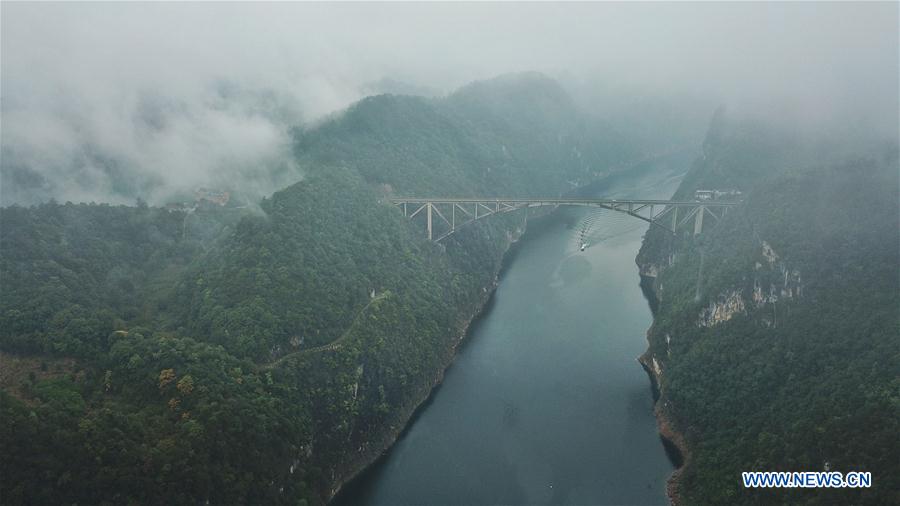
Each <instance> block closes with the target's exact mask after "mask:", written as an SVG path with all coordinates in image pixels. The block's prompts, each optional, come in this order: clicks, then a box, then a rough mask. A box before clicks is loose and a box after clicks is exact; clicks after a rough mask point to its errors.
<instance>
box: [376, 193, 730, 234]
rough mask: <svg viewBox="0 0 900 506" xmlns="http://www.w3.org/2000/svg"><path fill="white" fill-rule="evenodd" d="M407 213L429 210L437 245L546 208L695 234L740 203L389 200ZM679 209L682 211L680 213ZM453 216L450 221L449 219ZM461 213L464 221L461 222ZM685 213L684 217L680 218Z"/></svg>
mask: <svg viewBox="0 0 900 506" xmlns="http://www.w3.org/2000/svg"><path fill="white" fill-rule="evenodd" d="M388 200H389V201H390V202H392V203H393V204H395V205H397V206H398V207H400V208H401V209H402V210H403V215H404V216H406V217H408V218H414V217H415V216H416V215H418V214H419V213H421V212H422V211H425V226H426V230H427V232H428V239H429V240H434V241H435V242H437V241H440V240H442V239H444V238H445V237H447V236H449V235H451V234H453V233H454V232H456V230H457V229H459V228H460V227H462V226H465V225H467V224H469V223H472V222H474V221H475V220H480V219H482V218H486V217H488V216H492V215H495V214H502V213H508V212H512V211H517V210H519V209H527V208H530V207H546V206H553V207H558V206H581V207H599V208H603V209H609V210H611V211H617V212H621V213H625V214H627V215H629V216H633V217H635V218H638V219H640V220H643V221H646V222H648V223H650V224H651V225H655V226H658V227H662V228H663V229H665V230H667V231H669V232H670V233H673V234H675V233H677V231H678V230H679V229H681V228H682V227H683V226H684V225H685V224H686V223H689V222H690V221H691V220H693V225H694V227H693V228H694V234H699V233H700V232H702V230H703V218H704V217H705V216H709V217H711V218H713V219H714V220H715V221H716V222H718V221H719V220H721V219H722V217H723V216H725V213H726V212H727V211H728V209H729V208H731V207H734V206H736V205H739V204H740V201H733V200H732V201H726V200H702V201H701V200H683V201H678V200H640V199H607V198H601V199H581V198H496V197H495V198H443V197H434V198H421V197H415V198H407V197H393V198H390V199H388ZM679 210H681V211H682V212H681V213H679ZM445 213H446V214H447V215H449V218H448V217H447V216H445ZM457 214H460V218H461V219H462V221H460V222H457ZM679 214H681V216H679ZM435 215H437V216H438V218H440V220H441V221H442V222H443V223H444V224H445V225H446V227H447V230H445V231H443V232H442V233H440V234H439V235H438V236H437V238H435V237H434V235H435V234H434V232H435V227H434V225H435V221H434V216H435Z"/></svg>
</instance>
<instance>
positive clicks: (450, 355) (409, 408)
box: [325, 219, 528, 504]
mask: <svg viewBox="0 0 900 506" xmlns="http://www.w3.org/2000/svg"><path fill="white" fill-rule="evenodd" d="M527 225H528V221H527V219H526V220H525V225H524V226H523V227H522V228H519V229H517V230H516V232H515V233H514V234H510V235H509V236H508V241H507V244H506V247H505V248H504V250H503V253H502V255H501V256H502V260H501V262H500V268H499V269H498V270H497V272H496V273H495V275H494V279H493V281H492V282H491V283H490V284H489V285H488V286H485V287H482V296H481V298H480V299H479V301H478V302H477V303H476V305H475V310H474V311H473V312H472V314H471V315H470V316H469V317H468V318H467V319H466V320H464V321H463V322H461V324H460V327H459V334H458V335H457V337H456V339H455V340H454V342H453V345H452V346H451V347H450V348H448V349H447V352H446V354H445V356H444V360H443V364H442V366H441V367H440V368H439V370H438V371H437V372H436V373H435V375H434V377H433V378H432V381H431V382H430V383H426V384H424V385H422V387H421V388H419V389H418V390H417V391H416V392H415V393H414V394H413V396H412V397H411V399H410V402H408V403H407V404H405V405H404V406H403V407H402V408H401V409H400V410H398V411H397V416H396V417H394V419H393V420H392V421H391V423H390V424H389V425H388V430H386V431H385V432H384V434H383V437H381V438H379V439H378V440H377V442H376V444H370V445H369V446H368V448H370V450H368V451H363V452H362V453H361V454H360V455H358V457H357V458H356V459H354V460H352V461H351V462H350V463H349V464H348V466H347V467H348V472H347V473H346V474H345V475H344V476H343V477H341V478H337V479H336V481H335V483H334V485H333V486H332V488H331V490H330V492H329V497H328V498H327V499H326V501H325V502H326V504H327V503H331V502H332V501H333V500H334V499H335V498H336V497H338V495H339V494H340V493H341V491H342V490H343V489H344V487H346V485H347V484H349V483H351V482H352V481H353V480H355V479H357V478H358V477H359V476H360V475H362V474H363V473H365V472H366V471H367V470H368V469H369V468H371V467H372V466H374V465H375V464H376V463H378V461H380V460H381V459H383V458H385V457H386V456H387V454H388V453H389V452H390V450H391V448H393V446H394V444H395V443H396V442H397V440H398V439H399V438H400V437H401V436H402V435H403V434H404V432H405V431H406V430H407V429H409V427H410V426H411V424H412V423H413V422H414V421H415V419H416V416H417V415H418V414H419V413H420V411H421V410H423V409H424V408H425V407H426V406H427V405H428V401H429V400H430V399H431V398H432V396H433V395H434V393H435V392H436V391H437V389H438V387H440V385H441V384H442V383H443V381H444V376H445V375H446V373H447V371H448V370H449V368H450V367H451V366H452V365H453V362H454V360H455V359H456V357H457V352H458V350H459V348H460V346H461V345H463V344H465V343H466V342H467V340H466V338H467V337H468V336H469V330H470V328H471V326H472V323H474V322H475V321H476V320H477V319H478V318H479V317H481V316H482V315H483V314H484V312H485V310H486V309H487V308H489V306H490V302H491V299H492V298H493V296H494V293H495V292H496V290H497V286H498V285H499V283H500V276H501V275H502V273H503V269H504V267H505V265H506V263H507V260H508V258H507V255H508V254H509V253H510V250H511V249H512V247H513V246H514V245H515V244H516V243H517V242H518V241H519V239H521V237H522V236H523V235H524V234H525V232H526V231H527V228H528V227H527Z"/></svg>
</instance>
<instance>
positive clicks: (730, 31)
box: [0, 2, 900, 205]
mask: <svg viewBox="0 0 900 506" xmlns="http://www.w3.org/2000/svg"><path fill="white" fill-rule="evenodd" d="M897 14H898V6H897V4H896V3H883V4H864V5H859V4H856V5H854V4H847V3H823V4H820V3H799V4H797V3H784V4H782V3H730V2H717V3H700V4H697V3H671V4H659V3H650V4H646V3H636V4H620V3H597V4H555V3H553V4H550V3H538V4H530V3H529V4H521V3H498V4H495V3H490V4H481V3H463V4H445V3H440V4H431V3H425V4H408V3H403V4H357V3H353V4H344V3H338V4H324V3H300V4H286V3H263V4H253V3H218V2H217V3H190V4H180V3H178V4H175V3H144V2H141V3H124V4H113V3H63V4H57V3H54V4H44V3H33V4H17V3H4V4H3V6H2V20H0V21H2V32H0V37H2V58H0V60H2V71H0V79H2V105H0V115H2V130H0V155H2V160H0V168H2V178H0V201H2V205H8V204H11V203H16V202H17V203H33V202H39V201H43V200H47V199H49V198H56V199H57V200H60V201H65V200H72V201H91V200H93V201H108V202H124V203H132V202H134V199H135V197H137V196H139V197H141V198H143V199H144V200H147V201H149V202H152V203H162V202H164V201H166V200H167V199H172V198H177V197H178V196H179V195H181V194H184V193H185V192H189V191H191V190H193V189H194V188H195V187H197V186H237V187H240V189H243V190H245V191H246V192H247V193H248V194H254V195H258V194H265V193H268V192H270V191H272V190H274V189H276V188H278V187H279V186H283V185H284V184H287V183H290V182H291V181H294V180H297V179H299V178H301V177H302V174H303V168H302V167H297V166H296V163H295V161H294V160H293V157H292V156H291V151H290V136H289V129H290V128H291V127H292V126H295V125H302V124H308V123H310V122H312V121H315V120H316V119H318V118H321V117H322V116H324V115H326V114H328V113H330V112H333V111H336V110H339V109H341V108H343V107H346V106H347V105H349V104H350V103H352V102H353V101H355V100H358V99H359V98H361V97H363V96H364V95H365V94H369V93H377V92H379V91H395V92H397V91H399V92H404V91H405V92H422V93H433V94H441V93H446V92H448V91H450V90H452V89H454V88H455V87H457V86H459V85H462V84H465V83H466V82H468V81H471V80H473V79H481V78H488V77H492V76H494V75H498V74H502V73H506V72H515V71H522V70H538V71H542V72H545V73H547V74H549V75H551V76H554V77H557V78H560V79H561V80H563V81H564V82H565V83H566V84H567V86H568V87H569V88H570V89H572V90H574V91H575V95H576V96H577V97H578V98H579V100H581V102H582V104H583V105H584V106H585V107H587V108H589V109H591V110H592V112H594V113H596V114H599V115H603V114H604V113H605V112H606V111H610V110H611V109H612V108H614V107H615V105H616V104H617V103H618V102H621V98H619V97H623V96H629V97H631V98H632V99H634V100H640V97H646V96H664V97H670V98H671V97H678V96H679V94H691V95H693V96H701V97H704V99H703V100H704V102H724V103H727V104H728V105H729V108H730V109H731V110H745V111H755V112H757V113H758V114H759V113H761V111H765V114H767V115H769V116H772V117H781V118H782V119H784V120H785V121H793V122H795V123H797V124H798V125H800V126H802V127H803V128H809V127H819V128H826V127H825V126H823V125H827V128H831V127H832V126H833V125H837V124H842V125H845V126H847V125H850V126H851V127H852V128H854V129H856V130H857V131H865V132H878V133H879V134H882V135H886V136H888V137H890V135H892V134H894V137H895V138H896V135H895V134H896V130H897V111H898V108H900V106H898V100H897V89H898V75H897V74H898V72H897V70H898V49H897V40H898V28H897V23H896V21H897ZM675 100H677V99H675ZM617 114H618V112H617ZM786 118H791V119H790V120H788V119H786Z"/></svg>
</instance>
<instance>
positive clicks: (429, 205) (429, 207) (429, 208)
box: [425, 202, 431, 241]
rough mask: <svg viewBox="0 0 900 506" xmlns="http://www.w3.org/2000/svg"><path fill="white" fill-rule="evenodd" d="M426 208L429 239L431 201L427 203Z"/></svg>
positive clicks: (429, 236) (429, 238)
mask: <svg viewBox="0 0 900 506" xmlns="http://www.w3.org/2000/svg"><path fill="white" fill-rule="evenodd" d="M427 206H428V207H427V208H426V209H425V214H426V215H428V240H429V241H430V240H431V202H429V203H428V204H427Z"/></svg>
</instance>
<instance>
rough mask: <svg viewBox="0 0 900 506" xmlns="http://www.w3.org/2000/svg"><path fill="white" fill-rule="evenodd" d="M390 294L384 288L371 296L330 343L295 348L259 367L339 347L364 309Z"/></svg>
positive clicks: (262, 367)
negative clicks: (300, 348) (301, 348)
mask: <svg viewBox="0 0 900 506" xmlns="http://www.w3.org/2000/svg"><path fill="white" fill-rule="evenodd" d="M390 295H391V292H390V291H389V290H386V291H384V292H381V293H379V294H378V295H376V296H375V297H373V298H372V299H371V300H370V301H369V302H368V303H366V305H365V306H363V307H362V309H360V310H359V311H358V312H357V313H356V316H354V317H353V321H352V322H351V323H350V326H349V327H347V330H345V331H344V333H343V334H341V335H340V336H338V337H337V339H335V340H334V341H331V342H330V343H327V344H323V345H321V346H315V347H313V348H307V349H305V350H297V351H294V352H291V353H288V354H287V355H284V356H283V357H281V358H279V359H277V360H275V361H273V362H269V363H268V364H264V365H262V366H260V368H261V369H265V370H268V369H274V368H275V367H278V366H279V365H281V364H282V363H284V361H286V360H288V359H290V358H292V357H298V356H301V355H308V354H313V353H321V352H323V351H334V350H337V349H338V348H340V347H341V345H342V344H343V342H344V341H345V340H346V339H347V338H348V337H350V334H351V333H352V332H353V329H354V328H356V325H357V323H359V321H360V319H361V318H362V316H363V315H364V314H365V313H366V311H368V309H369V307H370V306H371V305H372V304H375V303H376V302H379V301H382V300H384V299H386V298H387V297H388V296H390Z"/></svg>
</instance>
